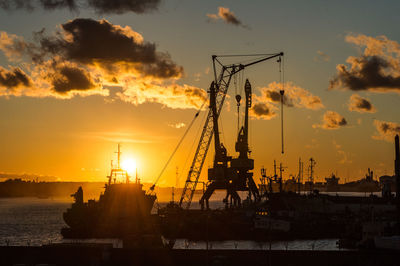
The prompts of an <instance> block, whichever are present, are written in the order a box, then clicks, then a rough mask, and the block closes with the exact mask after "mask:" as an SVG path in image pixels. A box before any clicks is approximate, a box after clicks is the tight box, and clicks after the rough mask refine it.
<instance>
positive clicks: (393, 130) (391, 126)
mask: <svg viewBox="0 0 400 266" xmlns="http://www.w3.org/2000/svg"><path fill="white" fill-rule="evenodd" d="M374 125H375V128H376V130H377V131H378V135H375V136H372V138H374V139H382V140H386V141H389V142H392V141H393V139H394V136H395V135H396V134H400V124H398V123H395V122H387V121H380V120H375V121H374Z"/></svg>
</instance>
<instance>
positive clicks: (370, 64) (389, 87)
mask: <svg viewBox="0 0 400 266" xmlns="http://www.w3.org/2000/svg"><path fill="white" fill-rule="evenodd" d="M346 41H347V42H349V43H353V44H355V45H357V46H359V47H364V50H363V53H362V55H360V56H359V57H354V56H350V57H348V58H347V60H346V62H347V65H344V64H339V65H337V66H336V70H337V73H336V75H335V76H334V77H333V78H332V79H331V81H330V86H329V87H330V89H335V88H343V89H349V90H354V91H362V90H370V91H375V92H397V93H400V44H399V43H398V42H396V41H392V40H389V39H388V38H387V37H386V36H378V37H376V38H374V37H369V36H366V35H362V34H359V35H348V36H347V37H346Z"/></svg>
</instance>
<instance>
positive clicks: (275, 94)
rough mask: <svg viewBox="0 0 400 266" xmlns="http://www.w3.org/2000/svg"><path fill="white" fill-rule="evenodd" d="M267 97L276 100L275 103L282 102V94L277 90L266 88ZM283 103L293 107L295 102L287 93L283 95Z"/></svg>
mask: <svg viewBox="0 0 400 266" xmlns="http://www.w3.org/2000/svg"><path fill="white" fill-rule="evenodd" d="M264 92H265V97H266V98H267V100H269V101H271V102H274V103H280V102H281V94H280V92H279V91H277V90H265V91H264ZM283 104H284V105H286V106H288V107H293V106H294V105H293V102H292V101H291V99H289V98H288V97H287V95H283Z"/></svg>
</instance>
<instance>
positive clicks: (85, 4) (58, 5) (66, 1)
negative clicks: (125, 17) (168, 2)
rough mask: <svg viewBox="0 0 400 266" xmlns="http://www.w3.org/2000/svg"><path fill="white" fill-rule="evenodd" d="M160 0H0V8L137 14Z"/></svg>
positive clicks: (157, 4)
mask: <svg viewBox="0 0 400 266" xmlns="http://www.w3.org/2000/svg"><path fill="white" fill-rule="evenodd" d="M160 2H161V1H160V0H0V8H2V9H5V10H16V9H25V10H28V11H32V10H34V9H35V8H37V7H40V8H43V9H45V10H54V9H63V8H68V9H70V10H74V11H79V10H80V9H85V10H86V9H88V8H92V9H93V10H94V11H95V12H97V13H101V14H123V13H127V12H134V13H138V14H142V13H147V12H151V11H154V10H157V8H158V6H159V5H160Z"/></svg>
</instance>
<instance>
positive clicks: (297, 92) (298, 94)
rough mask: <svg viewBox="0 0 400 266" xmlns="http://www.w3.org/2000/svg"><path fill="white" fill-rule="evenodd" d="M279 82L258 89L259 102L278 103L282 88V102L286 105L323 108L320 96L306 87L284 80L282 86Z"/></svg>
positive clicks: (313, 108) (314, 108)
mask: <svg viewBox="0 0 400 266" xmlns="http://www.w3.org/2000/svg"><path fill="white" fill-rule="evenodd" d="M282 85H283V84H282V83H279V82H272V83H270V84H268V86H267V87H263V88H261V89H260V91H261V97H259V98H258V100H259V101H260V102H264V101H267V102H270V103H280V101H281V95H280V93H279V91H280V90H282V89H284V90H285V94H284V96H283V103H284V104H285V105H286V106H288V107H297V108H306V109H311V110H318V109H321V108H324V105H323V104H322V101H321V98H319V97H318V96H315V95H313V94H312V93H311V92H309V91H308V90H306V89H303V88H301V87H299V86H296V85H294V84H293V83H292V82H286V83H285V84H284V86H282Z"/></svg>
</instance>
